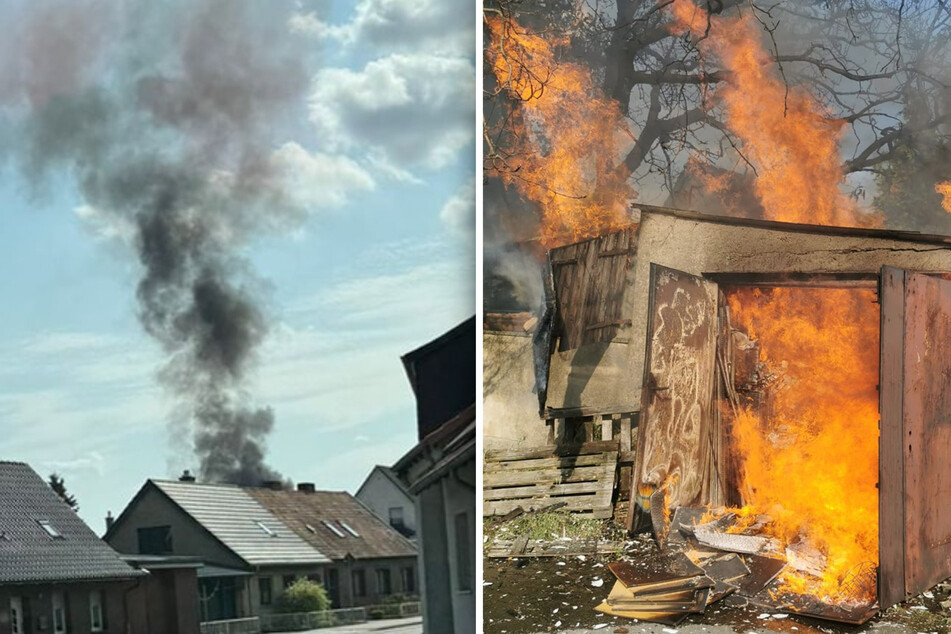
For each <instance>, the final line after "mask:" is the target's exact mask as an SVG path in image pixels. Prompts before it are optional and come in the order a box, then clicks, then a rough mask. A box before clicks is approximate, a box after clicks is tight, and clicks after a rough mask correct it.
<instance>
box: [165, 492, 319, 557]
mask: <svg viewBox="0 0 951 634" xmlns="http://www.w3.org/2000/svg"><path fill="white" fill-rule="evenodd" d="M150 482H152V483H153V484H154V485H155V486H157V487H158V488H159V489H160V490H161V491H162V492H164V493H165V494H166V495H167V496H168V497H169V498H171V499H172V500H173V501H174V502H175V503H176V504H178V505H179V506H180V507H181V508H182V510H184V511H185V512H186V513H188V514H189V515H190V516H192V518H194V519H195V521H197V522H198V523H199V524H201V525H202V526H204V527H205V529H207V530H208V532H210V533H211V534H212V535H214V536H215V537H216V538H217V539H218V540H219V541H220V542H221V543H223V544H224V545H225V546H226V547H228V548H229V549H231V550H232V551H233V552H234V553H235V554H236V555H238V556H239V557H240V558H241V559H243V560H244V561H246V562H247V563H248V564H250V565H252V566H256V565H275V564H309V563H326V562H327V561H329V560H328V558H327V557H325V556H324V554H322V553H323V551H321V550H320V549H319V548H317V549H315V548H314V547H313V546H312V545H311V544H309V543H308V542H307V541H305V540H303V539H301V537H300V536H299V535H297V534H295V532H294V531H291V530H288V528H287V527H286V526H285V525H284V524H283V523H282V522H281V520H280V519H278V518H277V517H275V515H274V514H273V513H271V512H270V511H268V510H267V509H265V508H264V507H263V506H262V505H261V504H259V503H258V502H257V501H256V500H255V499H254V498H252V497H251V496H250V495H248V494H247V493H246V492H245V489H242V488H240V487H237V486H233V485H227V484H199V483H196V482H179V481H166V480H151V481H150Z"/></svg>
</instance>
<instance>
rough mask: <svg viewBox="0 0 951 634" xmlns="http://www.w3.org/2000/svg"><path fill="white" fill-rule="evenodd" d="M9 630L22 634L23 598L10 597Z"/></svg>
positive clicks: (15, 633)
mask: <svg viewBox="0 0 951 634" xmlns="http://www.w3.org/2000/svg"><path fill="white" fill-rule="evenodd" d="M10 632H12V634H23V599H21V598H20V597H10Z"/></svg>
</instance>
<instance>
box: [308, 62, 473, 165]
mask: <svg viewBox="0 0 951 634" xmlns="http://www.w3.org/2000/svg"><path fill="white" fill-rule="evenodd" d="M474 92H475V68H474V66H473V64H472V62H471V61H470V60H468V59H463V58H458V57H445V56H436V55H390V56H388V57H383V58H381V59H377V60H374V61H371V62H369V63H368V64H367V65H366V66H365V67H364V68H363V69H362V70H358V71H354V70H351V69H347V68H328V69H324V70H322V71H320V72H319V73H317V75H316V76H315V78H314V80H313V91H312V94H311V99H310V119H311V121H312V122H313V123H314V125H315V126H316V128H317V131H318V134H319V135H320V137H321V139H323V140H325V141H326V142H328V143H330V144H331V147H334V148H336V149H342V150H348V149H359V150H360V151H368V150H369V151H370V152H374V153H376V154H377V156H379V157H381V160H383V161H385V162H386V163H389V164H391V165H394V166H398V169H406V167H410V166H420V167H425V168H429V169H438V168H441V167H444V166H446V165H447V164H449V163H450V162H451V161H453V160H454V159H455V158H456V156H457V155H458V153H459V152H460V151H461V150H463V149H464V148H465V147H466V146H468V145H469V144H470V143H472V141H473V137H474V129H475V124H474V107H475V100H474V99H473V95H474Z"/></svg>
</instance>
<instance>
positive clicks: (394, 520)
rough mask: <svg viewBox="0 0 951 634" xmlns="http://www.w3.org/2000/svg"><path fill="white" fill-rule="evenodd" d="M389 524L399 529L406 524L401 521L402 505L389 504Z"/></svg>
mask: <svg viewBox="0 0 951 634" xmlns="http://www.w3.org/2000/svg"><path fill="white" fill-rule="evenodd" d="M390 526H392V527H393V528H395V529H397V530H399V529H401V528H404V527H405V526H406V524H405V523H404V522H403V507H402V506H391V507H390Z"/></svg>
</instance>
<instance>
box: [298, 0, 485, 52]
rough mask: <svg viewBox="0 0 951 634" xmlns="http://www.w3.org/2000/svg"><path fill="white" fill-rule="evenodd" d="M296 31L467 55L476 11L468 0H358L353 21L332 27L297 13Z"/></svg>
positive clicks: (365, 43)
mask: <svg viewBox="0 0 951 634" xmlns="http://www.w3.org/2000/svg"><path fill="white" fill-rule="evenodd" d="M288 26H289V28H290V30H291V31H292V32H294V33H299V34H307V35H311V36H314V37H317V38H327V39H334V40H337V41H338V42H341V43H343V44H348V45H357V46H361V47H372V48H376V49H377V50H380V51H386V52H393V51H407V50H412V51H426V52H431V53H448V54H452V55H458V56H470V55H472V52H473V51H474V50H475V48H476V46H475V11H474V7H473V5H472V3H471V2H467V1H466V0H360V1H359V2H358V3H357V5H356V7H355V8H354V13H353V19H352V21H351V22H349V23H347V24H342V25H331V24H328V23H326V22H324V21H322V20H321V19H320V18H319V17H318V16H317V14H316V13H314V12H309V13H297V14H295V15H294V16H293V17H292V18H291V20H290V22H289V24H288Z"/></svg>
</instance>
